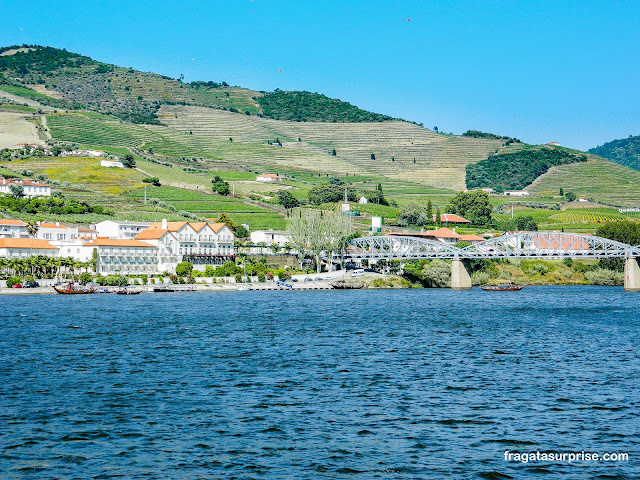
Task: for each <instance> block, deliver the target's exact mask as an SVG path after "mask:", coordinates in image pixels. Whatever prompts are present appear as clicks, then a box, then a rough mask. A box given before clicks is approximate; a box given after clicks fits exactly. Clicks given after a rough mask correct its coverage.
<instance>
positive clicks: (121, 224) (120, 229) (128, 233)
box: [94, 220, 151, 240]
mask: <svg viewBox="0 0 640 480" xmlns="http://www.w3.org/2000/svg"><path fill="white" fill-rule="evenodd" d="M149 225H151V222H129V221H116V220H104V221H102V222H100V223H96V224H95V225H94V229H95V230H96V231H97V232H98V236H99V237H107V238H119V239H124V240H126V239H129V240H131V239H134V238H135V237H136V235H138V234H139V233H140V232H141V231H143V230H145V229H146V228H149Z"/></svg>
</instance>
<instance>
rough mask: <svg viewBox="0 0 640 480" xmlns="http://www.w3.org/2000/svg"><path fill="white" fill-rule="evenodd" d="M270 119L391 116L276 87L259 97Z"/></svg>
mask: <svg viewBox="0 0 640 480" xmlns="http://www.w3.org/2000/svg"><path fill="white" fill-rule="evenodd" d="M256 101H257V102H258V104H259V105H260V107H262V113H263V115H264V116H265V117H267V118H273V119H276V120H292V121H294V122H349V123H353V122H384V121H386V120H393V118H392V117H389V116H388V115H380V114H378V113H372V112H368V111H366V110H361V109H360V108H358V107H356V106H354V105H351V104H350V103H348V102H343V101H341V100H338V99H335V98H329V97H327V96H325V95H322V94H319V93H311V92H306V91H290V92H285V91H282V90H278V89H276V90H275V91H274V92H271V93H266V94H265V95H264V96H262V97H258V98H256Z"/></svg>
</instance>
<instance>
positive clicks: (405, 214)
mask: <svg viewBox="0 0 640 480" xmlns="http://www.w3.org/2000/svg"><path fill="white" fill-rule="evenodd" d="M430 222H431V219H429V218H428V215H427V210H426V209H425V208H424V207H422V206H420V205H418V204H417V203H414V202H410V203H408V204H407V205H405V206H404V207H402V208H401V209H400V212H399V213H398V223H399V224H400V225H425V224H427V223H430Z"/></svg>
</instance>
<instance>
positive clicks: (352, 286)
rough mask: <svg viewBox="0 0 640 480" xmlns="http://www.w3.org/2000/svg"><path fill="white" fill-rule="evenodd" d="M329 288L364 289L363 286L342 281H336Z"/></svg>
mask: <svg viewBox="0 0 640 480" xmlns="http://www.w3.org/2000/svg"><path fill="white" fill-rule="evenodd" d="M329 286H331V287H332V288H335V289H338V290H357V289H359V288H362V287H364V284H362V283H350V282H345V281H344V280H337V281H335V282H333V283H330V284H329Z"/></svg>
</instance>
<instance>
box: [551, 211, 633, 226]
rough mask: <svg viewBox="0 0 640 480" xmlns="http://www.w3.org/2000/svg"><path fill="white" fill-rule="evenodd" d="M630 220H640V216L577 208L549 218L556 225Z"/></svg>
mask: <svg viewBox="0 0 640 480" xmlns="http://www.w3.org/2000/svg"><path fill="white" fill-rule="evenodd" d="M630 218H640V214H628V213H625V214H621V213H620V212H618V211H617V210H616V209H614V208H575V209H567V210H564V211H562V212H560V213H556V214H553V215H551V216H549V220H550V221H554V222H556V223H604V222H614V221H620V220H629V219H630Z"/></svg>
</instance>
